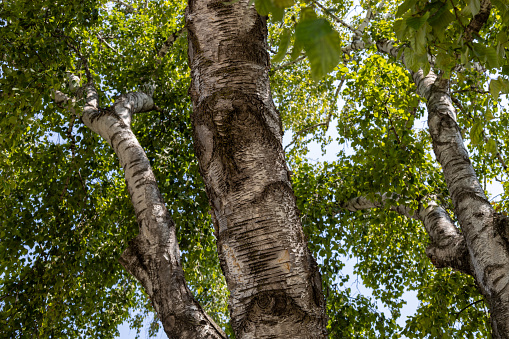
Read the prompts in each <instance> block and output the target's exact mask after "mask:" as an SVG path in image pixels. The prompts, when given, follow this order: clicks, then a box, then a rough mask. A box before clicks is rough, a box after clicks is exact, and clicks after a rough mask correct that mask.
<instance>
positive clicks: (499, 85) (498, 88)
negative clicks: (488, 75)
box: [490, 77, 509, 100]
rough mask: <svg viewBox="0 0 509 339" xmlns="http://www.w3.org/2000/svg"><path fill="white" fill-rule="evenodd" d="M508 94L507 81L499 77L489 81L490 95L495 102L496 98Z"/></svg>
mask: <svg viewBox="0 0 509 339" xmlns="http://www.w3.org/2000/svg"><path fill="white" fill-rule="evenodd" d="M500 93H502V94H508V93H509V80H507V79H504V78H502V77H499V78H498V79H495V80H491V82H490V94H491V96H493V99H495V100H497V99H498V96H499V95H500Z"/></svg>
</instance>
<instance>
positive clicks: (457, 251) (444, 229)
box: [341, 193, 472, 274]
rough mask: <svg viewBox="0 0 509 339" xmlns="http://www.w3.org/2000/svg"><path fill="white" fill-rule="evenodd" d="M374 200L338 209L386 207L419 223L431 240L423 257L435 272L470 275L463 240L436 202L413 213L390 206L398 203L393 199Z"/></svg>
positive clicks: (351, 202) (358, 200)
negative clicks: (446, 270) (449, 269)
mask: <svg viewBox="0 0 509 339" xmlns="http://www.w3.org/2000/svg"><path fill="white" fill-rule="evenodd" d="M378 197H379V198H378V199H376V200H370V199H367V198H366V197H362V196H361V197H357V198H354V199H351V200H349V201H347V202H346V203H345V204H343V205H342V206H341V207H342V209H346V210H348V211H350V212H355V211H359V210H366V209H372V208H381V207H388V208H389V209H390V210H392V211H395V212H397V213H399V214H401V215H403V216H405V217H407V218H411V219H415V220H419V221H421V222H422V223H423V225H424V228H425V229H426V232H427V233H428V235H429V237H430V240H431V243H430V245H429V246H428V248H427V249H426V255H427V256H428V257H429V258H430V259H431V261H432V262H433V264H434V265H435V266H436V267H438V268H441V267H452V268H454V269H456V270H459V271H462V272H464V273H468V274H472V269H471V264H470V260H469V257H468V252H467V248H466V244H465V239H464V237H463V236H462V235H461V234H460V232H459V230H458V228H457V227H456V226H455V225H454V223H453V221H452V220H451V218H450V216H449V214H448V213H447V211H446V210H445V209H443V208H442V207H441V206H439V205H438V204H437V203H436V202H434V201H430V202H429V203H428V204H427V206H423V205H419V207H418V208H417V209H416V210H413V209H411V208H409V207H408V206H405V205H393V204H390V203H389V201H390V199H393V200H399V197H398V196H397V195H392V194H387V193H384V194H381V195H378Z"/></svg>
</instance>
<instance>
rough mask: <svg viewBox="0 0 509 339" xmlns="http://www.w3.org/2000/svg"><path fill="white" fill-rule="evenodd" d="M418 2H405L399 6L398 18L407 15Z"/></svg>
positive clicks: (407, 0) (412, 0)
mask: <svg viewBox="0 0 509 339" xmlns="http://www.w3.org/2000/svg"><path fill="white" fill-rule="evenodd" d="M416 2H417V0H405V2H403V3H402V4H401V5H399V7H398V11H397V12H396V18H399V17H401V16H402V15H403V14H405V13H406V12H407V11H408V10H409V9H410V8H411V7H412V6H413V5H415V3H416Z"/></svg>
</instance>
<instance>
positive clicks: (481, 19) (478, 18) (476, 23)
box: [463, 0, 491, 42]
mask: <svg viewBox="0 0 509 339" xmlns="http://www.w3.org/2000/svg"><path fill="white" fill-rule="evenodd" d="M490 11H491V1H490V0H481V6H480V10H479V13H477V14H476V15H475V16H474V17H473V18H472V20H471V21H470V23H469V24H468V26H467V27H466V28H465V33H464V35H463V37H464V39H465V41H466V42H470V41H472V40H473V39H474V35H478V34H479V31H480V30H481V28H482V26H484V24H485V23H486V21H488V18H489V17H490Z"/></svg>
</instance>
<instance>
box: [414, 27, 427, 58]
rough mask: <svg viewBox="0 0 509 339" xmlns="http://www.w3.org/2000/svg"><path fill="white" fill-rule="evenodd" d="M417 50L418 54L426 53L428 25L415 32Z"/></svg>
mask: <svg viewBox="0 0 509 339" xmlns="http://www.w3.org/2000/svg"><path fill="white" fill-rule="evenodd" d="M415 52H416V53H417V54H425V53H426V25H424V26H422V27H421V28H419V30H418V31H417V32H416V33H415Z"/></svg>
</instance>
